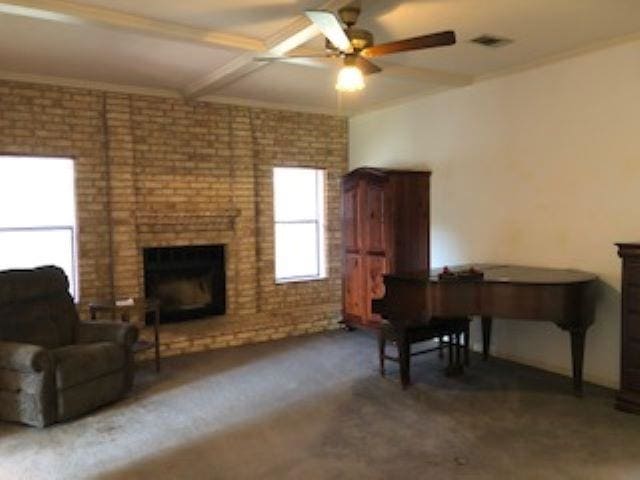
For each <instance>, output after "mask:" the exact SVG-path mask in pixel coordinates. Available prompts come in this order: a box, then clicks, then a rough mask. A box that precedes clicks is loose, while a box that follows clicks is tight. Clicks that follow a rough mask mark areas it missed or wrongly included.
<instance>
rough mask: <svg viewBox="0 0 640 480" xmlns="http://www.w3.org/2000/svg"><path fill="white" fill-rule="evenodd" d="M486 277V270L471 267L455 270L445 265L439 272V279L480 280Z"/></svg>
mask: <svg viewBox="0 0 640 480" xmlns="http://www.w3.org/2000/svg"><path fill="white" fill-rule="evenodd" d="M482 279H484V272H482V271H480V270H478V269H476V268H474V267H470V268H469V269H467V270H461V271H458V272H453V271H451V270H450V269H449V267H444V268H443V269H442V272H441V273H439V274H438V280H448V281H479V280H482Z"/></svg>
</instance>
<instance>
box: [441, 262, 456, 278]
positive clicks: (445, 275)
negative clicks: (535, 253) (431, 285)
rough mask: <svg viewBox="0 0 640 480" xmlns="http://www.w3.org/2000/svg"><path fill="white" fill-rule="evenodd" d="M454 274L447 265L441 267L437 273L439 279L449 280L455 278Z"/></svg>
mask: <svg viewBox="0 0 640 480" xmlns="http://www.w3.org/2000/svg"><path fill="white" fill-rule="evenodd" d="M455 276H456V274H455V273H453V272H452V271H451V270H449V267H447V266H446V265H445V266H444V267H443V268H442V272H440V273H439V274H438V279H439V280H450V279H453V278H455Z"/></svg>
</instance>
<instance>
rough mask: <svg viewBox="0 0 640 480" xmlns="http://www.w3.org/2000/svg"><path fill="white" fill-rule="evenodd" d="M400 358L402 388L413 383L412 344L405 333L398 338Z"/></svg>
mask: <svg viewBox="0 0 640 480" xmlns="http://www.w3.org/2000/svg"><path fill="white" fill-rule="evenodd" d="M398 359H399V360H400V383H401V384H402V388H408V387H409V385H411V372H410V369H411V345H410V344H409V340H408V339H407V338H406V336H405V335H401V336H400V337H399V338H398Z"/></svg>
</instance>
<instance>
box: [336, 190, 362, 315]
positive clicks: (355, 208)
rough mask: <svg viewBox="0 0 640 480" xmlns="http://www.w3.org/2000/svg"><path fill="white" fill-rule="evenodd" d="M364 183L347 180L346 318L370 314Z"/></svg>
mask: <svg viewBox="0 0 640 480" xmlns="http://www.w3.org/2000/svg"><path fill="white" fill-rule="evenodd" d="M361 204H362V198H361V195H360V182H359V181H352V182H349V183H345V184H344V185H343V190H342V234H343V245H344V247H343V248H344V252H343V262H344V265H343V268H344V271H343V296H344V299H343V304H344V305H343V308H344V316H345V317H355V318H358V319H362V318H364V317H365V316H366V308H365V307H366V305H365V302H364V297H363V291H364V290H365V277H364V265H363V261H362V251H361V250H362V235H361V231H360V230H361V217H360V212H361Z"/></svg>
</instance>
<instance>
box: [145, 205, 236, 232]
mask: <svg viewBox="0 0 640 480" xmlns="http://www.w3.org/2000/svg"><path fill="white" fill-rule="evenodd" d="M239 216H240V210H238V209H229V210H222V211H217V212H199V213H159V212H137V213H136V224H137V226H138V230H146V231H149V230H151V231H153V230H157V231H167V230H172V231H175V229H177V228H188V229H190V230H191V231H222V232H233V231H234V230H235V222H236V218H238V217H239Z"/></svg>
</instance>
